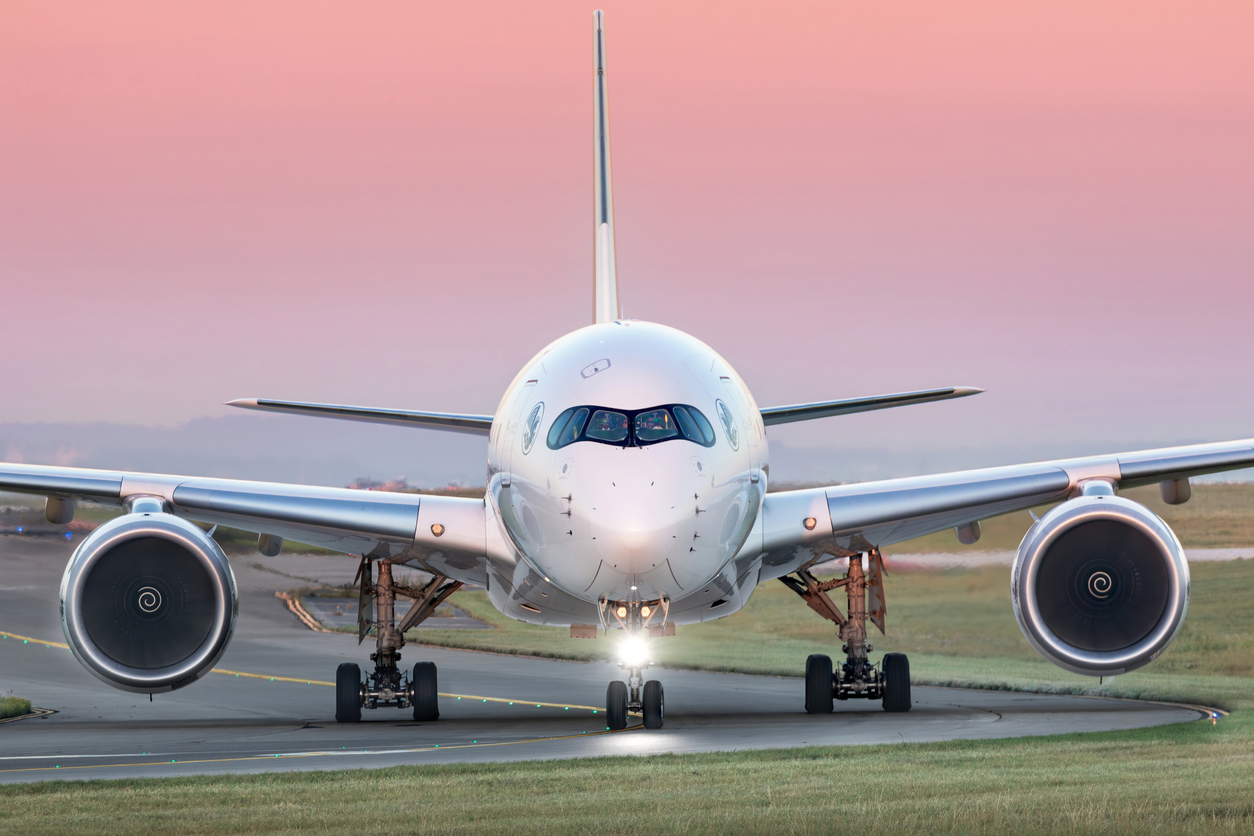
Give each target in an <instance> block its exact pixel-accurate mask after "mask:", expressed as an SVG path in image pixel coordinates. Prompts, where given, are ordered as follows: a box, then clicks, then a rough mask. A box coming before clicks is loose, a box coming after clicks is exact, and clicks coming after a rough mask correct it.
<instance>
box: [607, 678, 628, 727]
mask: <svg viewBox="0 0 1254 836" xmlns="http://www.w3.org/2000/svg"><path fill="white" fill-rule="evenodd" d="M605 725H607V726H609V727H610V729H612V730H613V731H618V730H619V729H625V728H627V683H625V682H623V681H622V680H619V679H616V680H614V681H613V682H611V683H610V687H609V688H607V689H606V691H605Z"/></svg>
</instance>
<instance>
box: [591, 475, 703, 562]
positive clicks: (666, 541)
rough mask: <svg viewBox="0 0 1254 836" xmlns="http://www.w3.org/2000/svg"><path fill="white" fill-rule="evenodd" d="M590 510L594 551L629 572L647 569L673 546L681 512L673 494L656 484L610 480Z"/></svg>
mask: <svg viewBox="0 0 1254 836" xmlns="http://www.w3.org/2000/svg"><path fill="white" fill-rule="evenodd" d="M600 494H601V495H600V496H598V497H597V503H596V505H595V506H594V507H593V511H592V514H591V516H592V520H591V522H592V536H593V537H594V538H595V540H594V542H595V544H596V548H597V553H598V555H599V556H600V558H601V559H602V560H604V561H605V562H606V564H608V565H609V566H611V567H613V568H615V569H617V570H618V571H620V572H626V573H629V574H634V573H643V572H648V571H649V570H650V569H653V568H654V567H656V566H657V565H659V564H660V563H662V562H663V561H664V560H666V559H667V558H668V557H670V555H671V552H672V551H673V550H674V548H675V543H676V537H677V532H678V528H679V518H680V516H681V512H680V510H679V508H678V503H677V501H676V497H675V496H673V495H672V493H671V492H669V491H666V490H663V489H662V488H661V487H660V486H659V485H657V484H656V483H648V482H646V483H643V484H639V485H630V484H624V483H621V482H620V483H617V484H615V483H611V484H610V485H609V486H608V488H607V489H606V490H604V491H602V492H600Z"/></svg>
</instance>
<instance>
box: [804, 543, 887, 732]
mask: <svg viewBox="0 0 1254 836" xmlns="http://www.w3.org/2000/svg"><path fill="white" fill-rule="evenodd" d="M884 574H885V573H884V558H883V555H881V554H880V551H879V549H872V550H871V551H870V552H868V553H867V568H866V569H865V570H864V569H863V566H862V555H860V554H856V555H853V556H851V557H850V558H849V571H848V573H846V575H845V577H843V578H838V579H835V580H830V581H820V580H819V579H818V578H816V577H814V575H812V574H810V572H809V570H808V569H800V570H798V571H797V572H796V573H795V575H790V576H786V577H782V578H780V581H782V582H783V584H784V585H785V586H787V587H788V588H789V589H791V590H792V591H793V592H795V593H797V594H798V595H800V596H801V598H802V599H803V600H804V601H805V602H806V604H807V605H808V606H809V607H810V609H812V610H814V611H815V612H817V613H818V614H819V615H821V616H823V617H824V618H826V619H827V620H828V621H832V622H834V623H835V624H836V625H837V627H838V628H839V629H840V639H841V641H842V642H843V646H842V647H841V650H842V652H844V654H845V662H844V664H842V665H841V666H840V670H839V671H834V670H833V668H832V660H831V658H830V657H828V656H824V655H821V654H815V655H813V656H811V657H810V658H808V659H806V711H807V712H809V713H810V714H830V713H831V711H832V699H833V698H835V699H838V700H847V699H859V698H861V699H871V700H883V704H884V710H885V711H909V710H910V662H909V660H908V659H907V658H906V656H905V654H904V653H887V654H885V655H884V659H883V661H882V662H881V664H880V666H879V667H878V668H877V667H876V666H875V665H874V664H872V663H871V660H870V659H869V658H868V657H867V654H868V653H870V652H871V651H873V650H874V649H875V648H874V647H872V646H871V645H870V644H869V643H868V642H867V633H866V623H867V621H870V622H872V623H873V624H874V625H875V626H876V627H879V628H880V632H881V633H883V632H884V616H885V613H886V612H887V611H888V607H887V606H886V605H885V603H884ZM842 586H843V587H844V588H845V592H846V595H847V596H848V601H849V605H848V610H847V612H848V616H847V617H846V615H845V614H843V613H841V611H840V608H839V607H837V606H836V602H835V601H833V600H832V599H831V598H830V597H829V596H828V594H827V593H828V592H829V591H830V590H833V589H839V588H840V587H842Z"/></svg>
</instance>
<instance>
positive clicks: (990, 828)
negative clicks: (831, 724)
mask: <svg viewBox="0 0 1254 836" xmlns="http://www.w3.org/2000/svg"><path fill="white" fill-rule="evenodd" d="M728 731H729V734H734V733H735V727H734V725H733V726H731V727H730V728H729V730H728ZM633 733H634V732H633ZM1252 786H1254V713H1251V714H1250V715H1248V716H1247V715H1245V714H1240V715H1234V716H1233V717H1232V718H1231V719H1228V720H1224V721H1221V722H1220V724H1219V725H1218V726H1211V725H1210V724H1209V723H1187V724H1180V725H1175V726H1166V727H1159V728H1153V729H1140V730H1135V731H1128V732H1105V733H1095V734H1072V735H1061V736H1057V737H1040V738H1021V739H1017V740H1010V741H993V740H988V741H953V742H947V743H931V744H894V745H878V746H859V747H822V748H810V749H799V750H796V749H794V750H780V751H765V752H734V753H726V754H708V755H663V756H649V757H617V758H597V759H585V760H567V761H540V762H524V763H512V764H481V765H442V766H419V767H396V768H390V769H380V770H356V771H341V772H303V773H277V774H263V775H244V776H221V777H202V778H167V779H144V780H120V781H89V782H82V783H79V782H47V783H41V784H26V785H10V786H3V787H0V831H4V832H12V833H23V834H32V836H34V835H35V834H61V833H86V832H89V833H98V834H124V835H125V836H145V835H146V834H164V833H171V832H178V833H181V834H223V833H300V834H303V835H304V836H309V835H310V834H321V833H343V832H352V833H354V834H374V833H415V834H423V833H441V834H442V833H467V834H471V833H474V834H480V833H482V834H492V833H508V834H511V836H525V834H565V833H592V832H596V833H606V834H637V833H639V834H649V836H653V834H688V833H709V832H725V833H783V834H810V833H815V834H818V833H841V832H850V833H877V834H885V836H888V835H889V834H898V833H901V834H906V833H916V832H927V833H961V834H984V833H997V834H1000V833H1008V832H1030V833H1050V834H1053V833H1057V834H1081V833H1084V834H1087V833H1112V834H1115V833H1151V834H1153V833H1172V834H1213V833H1248V832H1251V830H1254V796H1252V795H1251V792H1250V788H1251V787H1252Z"/></svg>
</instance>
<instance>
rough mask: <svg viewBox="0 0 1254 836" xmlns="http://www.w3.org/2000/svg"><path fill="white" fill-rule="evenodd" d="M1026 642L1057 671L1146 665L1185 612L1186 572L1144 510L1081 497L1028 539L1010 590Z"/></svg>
mask: <svg viewBox="0 0 1254 836" xmlns="http://www.w3.org/2000/svg"><path fill="white" fill-rule="evenodd" d="M1010 592H1011V598H1012V600H1013V602H1014V609H1015V618H1017V619H1018V621H1019V628H1020V629H1021V630H1023V635H1024V636H1025V637H1026V638H1027V640H1028V643H1029V644H1031V645H1032V647H1034V648H1035V649H1036V651H1037V652H1038V653H1040V654H1041V655H1042V656H1044V657H1045V658H1046V659H1048V660H1049V661H1051V662H1053V663H1054V664H1055V665H1058V666H1059V667H1061V668H1065V669H1066V670H1069V671H1072V672H1074V673H1079V674H1087V675H1089V676H1114V675H1116V674H1121V673H1126V672H1128V671H1132V670H1136V669H1137V668H1139V667H1141V666H1142V665H1145V664H1148V663H1149V662H1152V661H1153V660H1154V659H1156V658H1158V655H1159V654H1160V653H1162V652H1163V650H1165V649H1166V647H1167V645H1168V644H1170V643H1171V640H1172V639H1173V638H1175V636H1176V633H1177V632H1179V630H1180V625H1181V624H1182V623H1183V622H1184V615H1185V612H1186V611H1187V609H1188V606H1189V564H1188V561H1187V560H1186V559H1185V556H1184V549H1183V548H1182V547H1181V545H1180V541H1179V540H1178V539H1177V538H1176V535H1175V533H1174V532H1172V530H1171V529H1170V528H1169V527H1168V526H1167V524H1166V523H1165V522H1163V521H1162V520H1161V519H1160V518H1159V517H1158V516H1157V515H1156V514H1154V513H1153V512H1152V511H1150V510H1149V509H1148V508H1146V507H1145V506H1143V505H1139V504H1137V503H1135V502H1132V501H1131V500H1128V499H1123V498H1122V497H1117V496H1113V495H1095V496H1081V497H1078V498H1076V499H1072V500H1070V501H1068V502H1064V503H1063V504H1061V505H1059V506H1058V507H1056V508H1054V509H1053V510H1051V511H1050V512H1049V513H1048V514H1046V515H1045V516H1044V517H1043V518H1042V519H1041V520H1040V521H1038V522H1037V523H1036V524H1035V525H1033V526H1032V528H1030V529H1029V530H1028V533H1027V534H1026V535H1024V538H1023V542H1022V543H1020V544H1019V553H1018V555H1016V557H1015V563H1014V569H1013V571H1012V573H1011V581H1010Z"/></svg>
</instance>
